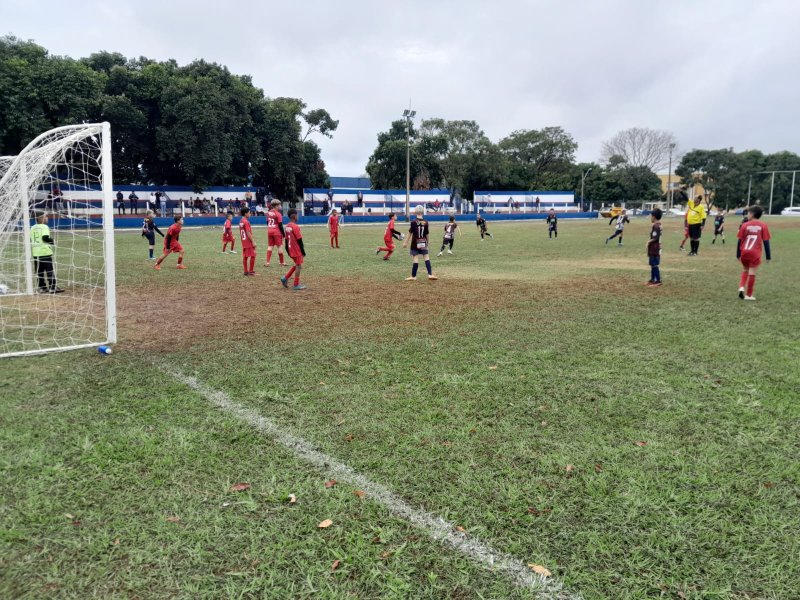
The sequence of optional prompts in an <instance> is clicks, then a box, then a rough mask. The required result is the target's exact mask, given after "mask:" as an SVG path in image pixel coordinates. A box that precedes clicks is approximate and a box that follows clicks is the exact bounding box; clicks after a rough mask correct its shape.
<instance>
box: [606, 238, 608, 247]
mask: <svg viewBox="0 0 800 600" xmlns="http://www.w3.org/2000/svg"><path fill="white" fill-rule="evenodd" d="M606 246H608V238H606Z"/></svg>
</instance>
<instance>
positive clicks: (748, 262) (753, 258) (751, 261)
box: [740, 254, 761, 269]
mask: <svg viewBox="0 0 800 600" xmlns="http://www.w3.org/2000/svg"><path fill="white" fill-rule="evenodd" d="M740 260H741V262H742V266H743V267H744V268H745V269H754V268H756V267H757V266H759V265H760V264H761V257H760V256H757V255H755V254H742V258H741V259H740Z"/></svg>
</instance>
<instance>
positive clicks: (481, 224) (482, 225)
mask: <svg viewBox="0 0 800 600" xmlns="http://www.w3.org/2000/svg"><path fill="white" fill-rule="evenodd" d="M475 226H476V227H480V228H481V241H484V240H485V239H486V238H485V236H487V235H488V236H489V237H490V238H492V239H494V236H493V235H492V234H491V233H489V232H488V231H486V219H484V218H483V215H482V214H481V213H478V216H477V218H476V219H475Z"/></svg>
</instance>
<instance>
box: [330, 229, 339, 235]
mask: <svg viewBox="0 0 800 600" xmlns="http://www.w3.org/2000/svg"><path fill="white" fill-rule="evenodd" d="M331 235H339V230H338V229H331Z"/></svg>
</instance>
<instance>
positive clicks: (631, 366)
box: [0, 219, 800, 599]
mask: <svg viewBox="0 0 800 600" xmlns="http://www.w3.org/2000/svg"><path fill="white" fill-rule="evenodd" d="M189 223H190V224H191V220H189ZM771 223H772V224H773V226H774V229H773V237H774V241H773V252H774V254H775V260H773V261H772V263H771V264H769V265H766V266H765V267H763V268H762V270H761V271H760V272H759V277H758V283H757V288H756V296H757V297H758V301H757V302H755V303H747V304H745V303H743V302H741V301H739V300H738V298H736V287H737V285H738V271H739V267H738V266H737V263H736V261H735V258H734V251H735V246H734V245H733V240H732V239H730V240H729V243H728V244H727V245H725V246H722V247H720V246H711V244H710V239H709V238H706V239H704V243H703V246H702V248H701V255H700V257H698V258H689V257H686V256H685V255H682V254H680V253H679V252H678V251H677V245H678V243H679V240H680V234H679V227H678V223H677V221H667V223H666V228H667V234H666V239H665V250H664V257H663V261H662V262H663V277H664V281H665V285H664V287H662V288H661V289H647V288H645V287H644V286H643V285H642V284H643V282H644V281H645V280H646V279H647V277H648V275H649V272H648V268H647V259H646V257H645V256H644V244H645V240H646V235H647V228H648V225H647V224H646V223H645V222H644V221H636V222H634V223H633V224H632V225H631V226H630V227H629V229H628V230H627V233H626V237H625V246H624V247H623V248H617V247H611V246H609V247H606V246H604V245H603V239H604V237H605V236H606V235H608V233H609V228H607V227H606V226H605V225H604V224H603V223H602V222H593V223H588V222H587V223H577V222H575V223H573V222H570V221H567V220H563V221H562V223H561V224H560V225H561V227H560V228H561V234H560V235H561V237H560V238H559V239H558V240H557V241H556V240H554V241H548V240H547V236H546V228H545V226H544V225H543V224H542V223H538V222H537V223H535V224H532V223H527V224H506V225H496V224H491V223H490V230H491V231H493V232H494V233H495V238H496V239H495V240H494V241H487V242H483V243H482V242H480V240H479V238H478V236H477V233H476V230H475V228H474V226H473V225H472V224H471V223H465V226H464V231H465V235H464V236H463V237H462V238H458V239H457V241H456V247H455V252H456V253H455V255H454V256H449V257H443V258H441V259H436V258H434V268H435V270H436V272H437V274H438V275H439V276H440V278H441V279H440V280H439V281H438V282H435V283H430V282H427V281H424V279H423V280H421V281H418V282H416V283H411V284H409V283H406V282H403V281H402V279H403V278H404V277H405V276H407V274H408V271H409V263H410V261H409V259H408V256H407V254H406V253H405V252H403V251H401V250H400V248H398V252H397V253H396V254H395V255H394V256H393V258H392V260H391V261H389V262H388V263H387V262H383V261H380V260H379V259H378V258H377V257H376V256H375V255H374V248H375V246H376V245H377V243H378V242H380V239H381V237H382V229H381V228H379V227H363V228H362V227H358V228H354V227H345V228H344V229H343V231H342V233H341V234H340V239H341V242H342V244H343V246H344V247H343V249H342V250H339V251H331V250H329V249H327V248H325V247H324V244H325V242H326V240H325V233H324V231H323V230H322V229H320V228H311V227H308V228H305V230H304V236H305V238H306V240H307V244H308V257H307V269H306V270H305V272H304V282H305V283H307V284H308V286H309V289H308V290H307V291H306V292H303V293H292V292H289V291H286V290H284V289H283V288H281V287H280V285H279V284H278V283H277V277H278V275H279V273H280V270H279V269H276V268H275V267H274V266H273V267H271V268H270V270H269V276H267V269H265V268H263V267H262V266H261V262H262V260H263V247H260V248H259V252H261V253H262V254H261V257H259V260H258V265H259V266H258V268H257V270H258V271H259V272H260V273H261V274H262V276H261V277H259V278H256V279H245V278H243V277H241V275H240V268H241V261H240V258H239V257H237V256H228V255H221V254H218V253H216V254H215V253H214V252H215V251H217V252H218V250H219V248H217V246H218V239H219V232H217V231H209V230H205V231H203V230H191V229H188V230H186V231H185V232H184V234H183V235H182V239H181V241H182V242H183V243H184V245H185V246H186V248H187V258H186V261H187V264H188V265H189V267H190V269H189V270H187V271H183V272H180V271H176V270H175V269H174V268H173V266H174V261H173V260H172V259H170V260H168V261H167V263H165V265H166V266H165V269H164V271H162V272H160V273H156V272H155V271H153V270H152V268H151V265H150V263H148V262H147V261H146V260H143V258H144V257H146V246H145V244H144V242H143V241H142V240H141V238H139V236H138V235H136V234H128V233H126V234H120V235H119V236H118V238H117V249H118V282H119V287H120V301H119V307H120V328H121V339H120V343H119V344H118V346H117V348H116V352H115V354H114V355H112V356H110V357H107V356H100V355H97V354H96V353H91V352H88V351H87V352H76V353H72V354H64V355H52V356H47V357H40V358H31V359H24V360H21V359H17V360H11V361H4V362H3V363H0V368H1V369H2V377H1V378H0V420H2V423H3V427H2V429H1V430H0V436H1V437H0V461H2V462H0V464H2V470H3V475H4V477H3V479H2V481H0V498H1V500H0V502H2V505H1V506H2V508H1V509H0V523H2V525H1V526H0V531H2V533H0V536H2V537H1V539H2V544H3V546H2V552H0V555H2V558H0V597H29V598H39V597H43V596H46V597H63V598H90V597H98V598H99V597H102V598H107V597H119V598H136V597H147V598H167V597H181V598H216V597H231V598H238V597H266V598H273V597H274V598H284V597H293V598H294V597H298V598H303V597H309V598H310V597H314V598H317V597H324V598H350V597H358V598H451V597H455V598H526V597H530V593H528V592H526V591H525V590H520V589H517V588H515V587H514V586H513V584H512V583H511V582H510V581H509V580H508V579H507V578H505V576H503V575H502V574H498V573H491V572H488V571H486V570H484V569H483V568H481V567H479V566H476V565H474V564H472V563H471V562H470V561H469V560H468V559H467V558H465V557H464V556H462V555H460V554H458V553H457V552H455V551H452V550H450V549H448V548H446V547H443V546H440V545H438V544H436V543H434V542H431V541H430V540H429V539H428V538H427V537H426V535H425V533H424V532H422V531H418V530H415V529H414V528H413V527H412V526H411V525H409V524H407V523H405V522H403V521H401V520H398V519H397V518H394V517H392V516H391V515H390V514H389V513H388V512H387V511H386V510H385V509H384V508H383V507H381V506H380V505H378V504H376V503H375V502H373V501H371V499H370V498H369V497H364V498H358V497H356V496H355V495H354V494H353V491H354V490H353V489H352V488H350V487H348V486H346V485H344V484H339V485H337V486H336V487H334V488H332V489H326V488H325V487H324V482H325V480H326V476H325V474H324V473H322V472H319V471H316V470H315V469H313V468H310V467H308V466H306V465H304V464H303V463H301V462H299V461H298V460H297V459H295V458H294V457H293V456H292V455H291V454H290V453H289V452H288V451H287V450H285V449H283V448H282V447H280V446H278V445H276V444H274V443H273V442H271V441H269V440H268V439H266V438H264V437H263V436H261V435H259V434H258V433H257V432H255V431H253V430H252V429H250V428H249V427H248V426H247V425H245V424H243V423H241V422H239V421H237V420H235V419H234V418H233V417H230V416H228V415H226V414H224V413H222V412H221V411H219V410H218V409H214V408H211V407H210V405H209V404H208V403H207V402H206V401H205V400H204V399H203V398H202V397H201V396H199V395H198V394H197V393H194V392H192V391H191V390H189V389H187V388H186V387H184V386H182V385H180V384H178V383H176V382H175V381H173V380H171V379H170V378H169V377H167V376H166V375H164V374H163V373H162V372H161V371H160V370H159V369H158V368H157V365H164V364H168V365H174V366H176V367H179V368H180V369H182V370H183V371H185V372H187V373H191V374H193V375H195V376H197V377H198V378H199V379H201V380H202V381H204V382H205V383H207V384H208V385H210V386H212V387H214V388H216V389H220V390H224V391H226V392H227V393H228V394H229V395H231V396H232V397H233V398H234V399H236V400H237V401H239V402H241V403H242V404H245V405H247V406H249V407H252V408H255V409H257V410H258V411H259V412H261V413H262V414H264V415H265V416H267V417H269V418H270V419H272V420H274V421H275V422H277V423H278V424H280V425H282V426H284V427H285V428H286V429H288V430H290V431H292V432H294V433H296V434H299V435H301V436H303V437H304V438H306V439H308V440H310V441H312V442H314V443H315V444H316V445H317V446H318V447H319V448H320V449H321V450H322V451H324V452H327V453H329V454H331V455H333V456H335V457H337V458H338V459H340V460H342V461H343V462H345V463H347V464H349V465H351V466H352V467H354V468H355V469H357V470H358V471H360V472H362V473H364V474H366V475H367V476H368V477H369V478H371V479H372V480H373V481H377V482H380V483H383V484H385V485H386V486H388V487H389V488H390V489H392V490H393V491H394V492H395V493H396V494H398V495H399V496H401V497H402V498H404V499H405V500H407V501H408V502H410V503H411V504H412V505H414V506H418V507H420V508H424V509H426V510H430V511H432V512H435V513H437V514H440V515H441V516H443V517H444V518H446V519H448V520H451V521H452V522H454V523H457V524H459V525H460V526H463V527H464V528H465V529H466V531H467V532H468V534H469V535H475V536H478V537H480V538H481V539H483V540H485V541H488V542H489V543H491V544H492V545H493V546H494V547H496V548H498V549H500V550H503V551H506V552H509V553H511V554H513V555H515V556H517V557H519V558H520V559H521V560H523V561H524V562H531V563H538V564H542V565H545V566H546V567H547V568H548V569H550V570H551V571H552V572H553V574H554V576H556V577H558V578H560V579H562V580H563V581H564V583H565V586H566V588H567V589H568V590H570V591H572V592H574V593H578V594H581V595H582V596H583V597H584V598H586V599H593V598H609V599H618V598H625V599H627V598H631V599H633V598H645V597H664V598H681V597H685V598H736V599H745V598H747V599H750V598H774V599H779V598H780V599H784V598H793V597H797V590H798V589H800V541H798V540H800V536H798V531H800V486H799V483H798V481H799V480H800V467H799V466H798V465H799V464H800V463H798V461H797V452H798V445H797V432H796V423H797V422H798V417H800V406H798V402H797V398H798V393H797V390H798V389H800V367H798V354H797V350H798V347H800V308H798V306H797V303H796V298H797V297H798V293H800V283H799V282H800V263H799V262H798V261H797V258H796V257H797V256H798V250H799V249H800V223H798V221H796V220H789V219H780V220H778V219H776V220H774V221H772V222H771ZM707 233H708V231H707ZM256 235H257V236H259V241H262V242H264V241H265V240H262V239H261V238H265V237H266V236H265V234H264V232H263V230H257V231H256ZM729 235H730V236H731V238H732V234H729ZM168 340H171V343H168ZM31 381H38V384H37V385H36V386H35V387H34V386H32V385H31ZM636 442H646V444H645V445H637V444H636ZM568 465H570V466H571V469H569V470H568V469H567V466H568ZM240 481H246V482H248V483H250V484H251V486H252V487H251V489H250V490H248V491H246V492H240V493H234V492H230V491H229V488H230V486H231V484H233V483H236V482H240ZM289 494H295V495H296V496H297V499H298V501H297V503H296V504H293V505H290V504H289V503H288V501H287V497H288V495H289ZM168 517H179V518H180V521H179V522H170V521H167V518H168ZM326 518H330V519H332V520H333V521H334V526H333V527H331V528H330V529H326V530H320V529H318V528H317V527H316V525H317V523H318V522H320V521H322V520H323V519H326ZM77 522H79V524H77ZM335 560H340V561H341V563H340V566H339V568H338V569H337V570H335V571H334V572H332V571H331V564H332V563H333V561H335Z"/></svg>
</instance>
